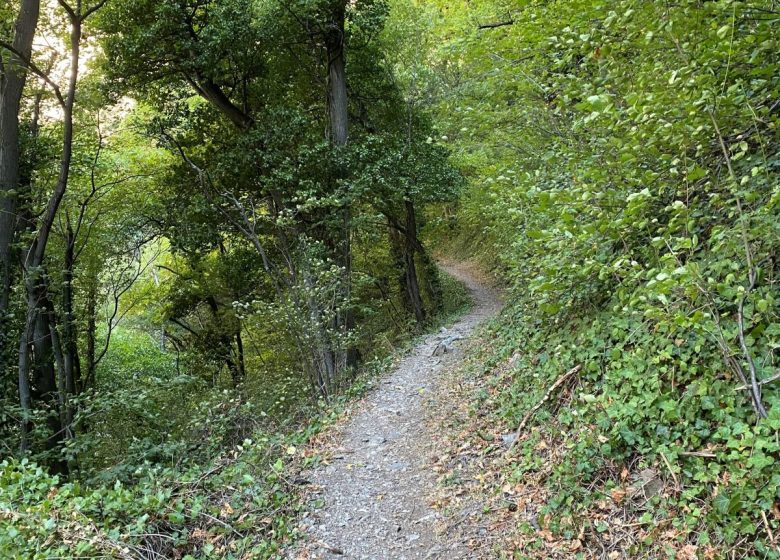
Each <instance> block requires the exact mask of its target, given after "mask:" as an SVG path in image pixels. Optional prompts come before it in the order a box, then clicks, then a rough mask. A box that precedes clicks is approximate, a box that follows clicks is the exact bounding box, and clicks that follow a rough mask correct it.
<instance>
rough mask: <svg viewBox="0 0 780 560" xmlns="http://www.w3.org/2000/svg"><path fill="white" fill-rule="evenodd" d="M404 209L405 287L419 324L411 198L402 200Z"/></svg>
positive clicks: (421, 309)
mask: <svg viewBox="0 0 780 560" xmlns="http://www.w3.org/2000/svg"><path fill="white" fill-rule="evenodd" d="M404 208H405V210H406V243H405V244H404V261H405V265H406V266H405V270H406V288H407V290H408V291H409V302H410V304H411V306H412V311H413V312H414V318H415V319H416V320H417V322H418V323H419V324H421V325H422V324H423V323H425V308H424V306H423V301H422V296H421V295H420V283H419V281H418V278H417V264H416V262H415V259H414V254H415V252H416V251H415V249H416V246H417V244H418V243H419V241H418V240H417V216H416V214H415V210H414V204H413V203H412V201H411V200H407V201H405V202H404Z"/></svg>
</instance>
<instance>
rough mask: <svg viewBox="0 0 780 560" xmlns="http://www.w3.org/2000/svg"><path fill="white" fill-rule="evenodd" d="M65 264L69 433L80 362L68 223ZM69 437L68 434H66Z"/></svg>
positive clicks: (64, 332) (72, 244)
mask: <svg viewBox="0 0 780 560" xmlns="http://www.w3.org/2000/svg"><path fill="white" fill-rule="evenodd" d="M65 241H66V242H65V263H64V267H63V282H62V309H63V322H62V335H63V347H62V354H63V365H62V367H63V380H64V387H63V389H64V394H65V403H64V405H65V410H64V421H65V425H66V426H67V427H68V430H69V431H70V429H71V428H70V426H71V425H72V424H73V417H74V414H75V413H74V410H73V406H72V397H74V396H76V394H77V391H78V386H79V383H80V377H81V362H80V360H79V349H78V332H77V329H76V317H75V315H74V312H73V268H74V265H75V260H76V258H75V249H76V234H75V233H74V231H73V228H72V227H71V225H70V222H68V229H67V234H66V240H65ZM68 435H70V433H69V434H68Z"/></svg>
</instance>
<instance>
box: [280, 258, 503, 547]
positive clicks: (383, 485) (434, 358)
mask: <svg viewBox="0 0 780 560" xmlns="http://www.w3.org/2000/svg"><path fill="white" fill-rule="evenodd" d="M443 268H444V269H445V270H446V271H447V272H449V273H450V274H451V275H453V276H455V277H456V278H458V279H459V280H461V281H462V282H464V283H465V284H466V285H467V286H468V287H469V289H470V291H471V293H472V297H473V299H474V306H473V308H472V310H471V311H470V312H469V313H468V314H467V315H466V316H464V317H462V318H461V319H460V320H459V321H458V322H457V323H455V324H454V325H452V326H451V327H450V328H447V329H442V330H441V331H440V332H438V333H436V334H433V335H429V336H427V337H426V338H425V339H424V340H423V341H422V342H421V343H420V344H419V345H418V346H417V347H416V348H414V350H412V351H411V352H410V353H409V354H408V355H407V356H406V357H404V358H403V359H402V360H401V362H400V363H399V364H398V366H397V368H396V369H395V370H394V371H393V372H392V373H390V374H389V375H387V377H385V378H384V379H383V380H382V382H381V385H380V387H379V388H378V389H377V390H375V391H373V392H372V393H371V394H369V395H368V396H367V397H366V398H364V399H363V401H362V402H361V403H359V404H358V405H356V406H357V410H356V411H355V412H354V413H353V414H352V415H351V417H350V418H349V419H348V420H347V422H346V423H345V424H344V426H343V427H342V428H341V430H340V433H339V434H338V435H337V442H338V444H337V449H335V450H333V451H332V453H331V455H330V457H329V461H328V462H327V463H328V464H326V465H324V466H322V467H320V468H318V469H317V470H315V471H314V472H310V473H307V478H308V479H309V480H311V482H312V488H313V490H312V496H311V498H312V500H318V501H319V500H321V503H322V504H323V505H322V508H321V509H315V510H313V511H311V512H309V513H307V514H306V515H305V516H304V518H303V528H304V531H305V532H306V533H307V538H306V539H305V541H306V542H305V543H304V544H303V546H302V547H301V548H299V549H298V551H297V552H294V553H291V554H290V555H289V556H288V558H291V559H292V558H295V559H329V558H347V559H356V560H357V559H366V560H369V559H370V560H380V559H388V560H389V559H392V560H411V559H419V558H447V559H448V560H455V559H466V558H470V557H471V556H470V554H469V551H468V549H467V547H466V546H465V545H464V544H463V543H461V542H458V541H457V540H455V541H454V542H453V541H452V540H450V541H449V542H447V540H446V539H445V538H443V537H442V538H440V536H439V534H438V532H437V526H438V525H439V521H440V517H441V514H440V512H439V511H437V510H436V509H434V508H432V507H431V501H432V498H431V496H432V494H433V493H434V490H435V488H436V474H435V472H434V470H433V468H432V466H433V464H434V463H435V457H436V449H435V447H436V443H437V441H438V439H437V433H438V432H437V426H436V423H435V422H428V421H426V419H427V418H428V416H429V411H430V406H434V407H435V406H436V402H437V401H440V402H441V401H442V400H446V398H447V395H446V394H445V391H443V390H442V387H443V384H442V383H441V381H442V379H443V377H442V376H443V375H444V373H445V372H446V371H447V369H448V368H450V367H452V366H454V365H456V364H457V363H458V361H459V360H460V357H461V351H460V349H459V345H460V342H459V341H460V340H462V339H465V338H467V337H468V336H469V335H470V334H471V333H472V331H473V330H474V328H475V327H476V326H477V325H478V324H479V323H481V322H482V321H483V320H485V319H486V318H489V317H492V316H493V315H495V314H496V313H497V312H498V310H499V309H500V307H501V306H500V302H499V298H498V296H497V294H496V292H495V291H494V290H492V289H491V288H489V287H488V284H487V283H486V282H485V281H484V280H482V279H481V277H480V276H479V274H477V273H476V272H474V271H473V269H471V268H470V267H469V266H467V265H465V264H452V265H445V266H444V267H443ZM445 350H446V351H445Z"/></svg>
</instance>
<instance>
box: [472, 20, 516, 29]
mask: <svg viewBox="0 0 780 560" xmlns="http://www.w3.org/2000/svg"><path fill="white" fill-rule="evenodd" d="M514 23H515V22H514V20H511V19H510V20H507V21H496V22H494V23H483V24H482V25H478V26H477V29H495V28H496V27H504V26H505V25H514Z"/></svg>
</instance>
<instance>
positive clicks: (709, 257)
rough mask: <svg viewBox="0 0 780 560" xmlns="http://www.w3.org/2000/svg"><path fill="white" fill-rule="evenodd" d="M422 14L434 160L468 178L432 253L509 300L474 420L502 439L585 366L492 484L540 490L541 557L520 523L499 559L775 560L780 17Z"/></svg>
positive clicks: (586, 9) (527, 8)
mask: <svg viewBox="0 0 780 560" xmlns="http://www.w3.org/2000/svg"><path fill="white" fill-rule="evenodd" d="M409 10H410V13H411V12H412V11H414V10H413V9H412V8H411V7H410V8H409ZM416 17H417V18H418V19H417V21H418V25H420V26H423V27H424V26H426V25H428V26H429V27H428V31H427V32H426V37H427V33H432V34H433V37H435V38H428V39H426V41H427V44H426V52H427V53H428V57H429V61H430V62H429V64H428V65H427V67H426V68H425V70H426V72H427V74H425V76H426V87H429V88H430V91H431V92H432V95H433V96H435V104H434V111H435V114H436V119H435V122H436V124H437V127H438V129H437V141H439V142H440V143H442V144H443V145H447V146H448V147H450V149H452V150H453V156H452V160H453V161H455V162H457V164H458V165H459V167H460V168H461V169H462V171H463V173H464V174H465V175H466V176H467V177H468V179H469V187H468V189H467V190H466V191H465V192H464V194H463V195H462V197H461V200H460V204H459V209H458V228H459V230H458V231H459V235H458V237H457V238H456V241H455V242H453V241H452V236H449V235H443V236H442V240H445V239H446V240H447V243H448V246H449V247H451V248H452V250H454V251H457V252H458V253H459V254H463V253H466V252H473V253H474V254H475V255H477V256H478V257H479V258H481V259H482V261H483V262H485V263H486V264H487V265H488V266H491V267H493V268H495V270H497V272H498V274H499V275H500V277H501V278H503V279H504V281H505V282H506V284H507V285H508V290H509V297H508V306H507V309H506V310H505V313H504V315H503V317H502V319H501V320H500V321H499V322H498V323H497V324H496V325H495V326H494V327H493V329H492V330H491V334H490V338H488V339H486V342H485V345H486V347H485V350H484V352H483V354H481V355H480V356H479V357H478V358H477V359H476V363H475V365H474V368H475V369H476V370H477V372H478V373H479V372H483V371H484V372H485V375H486V377H484V378H483V383H487V385H486V386H485V387H484V389H483V390H482V392H481V393H480V395H479V396H478V398H477V401H476V404H475V408H476V409H480V410H484V409H485V408H489V409H491V410H492V417H491V418H492V421H493V422H499V425H500V426H504V430H505V431H506V432H510V431H511V432H513V431H514V430H515V429H516V428H517V427H518V426H519V425H520V424H521V422H522V420H523V418H524V416H525V415H526V413H527V412H528V411H529V410H531V408H532V407H533V406H534V405H535V404H537V402H539V401H540V399H542V397H543V396H544V395H545V394H546V393H547V391H548V390H549V389H551V388H552V387H553V385H554V383H555V382H556V380H559V379H560V378H561V377H562V376H564V374H566V373H567V372H569V371H570V370H572V369H573V368H577V367H580V368H581V369H580V370H579V371H578V372H577V373H576V375H573V376H570V377H568V378H567V379H566V380H565V381H564V384H563V385H562V386H560V387H558V388H556V389H555V390H554V392H553V393H551V394H550V399H549V400H548V401H547V403H546V405H544V406H543V407H542V408H541V409H540V410H539V412H538V413H536V415H535V416H534V417H533V418H531V419H530V423H528V424H526V425H525V427H524V429H523V430H522V431H521V433H520V434H519V440H518V441H517V442H516V443H515V444H514V447H513V448H512V450H511V451H509V452H508V455H509V456H508V458H507V459H506V461H505V462H504V463H505V464H503V463H502V466H500V467H496V468H497V469H499V470H500V471H501V473H500V476H501V478H500V481H501V483H500V484H498V487H499V488H501V487H502V485H503V488H502V491H503V492H506V491H507V490H509V492H510V494H505V497H507V498H511V497H512V494H514V493H515V492H514V491H513V490H512V488H515V489H516V490H517V491H518V492H520V490H521V489H524V490H526V491H527V490H528V481H530V480H533V481H534V482H535V483H541V484H542V485H543V487H544V489H545V490H544V492H545V495H544V497H543V498H542V499H540V500H537V501H539V502H540V503H539V504H538V505H539V511H538V518H539V519H540V520H542V519H544V520H545V522H544V523H542V521H539V523H541V524H542V525H544V527H543V529H544V530H546V531H549V532H550V533H547V534H548V535H551V536H550V539H549V540H550V541H551V542H547V543H546V544H545V540H544V539H543V538H541V537H539V536H538V533H537V532H536V531H535V530H534V529H533V528H532V527H531V524H530V522H529V521H528V519H525V520H524V521H523V522H522V523H524V524H525V527H524V528H521V529H520V532H521V533H522V532H525V533H526V535H528V534H530V535H531V537H532V538H531V539H530V542H531V544H528V545H527V547H522V548H518V549H517V550H518V551H522V552H516V553H515V554H516V556H517V554H519V556H518V557H526V556H525V555H531V556H533V555H535V556H537V557H539V558H549V557H552V556H553V555H557V557H574V556H576V555H577V554H578V552H577V550H578V549H579V547H580V546H581V545H582V544H583V543H584V544H585V545H587V550H586V551H584V552H583V551H582V550H581V551H580V552H579V554H580V555H583V557H596V556H599V557H601V556H602V555H603V556H606V555H607V554H614V556H612V555H610V556H609V557H610V558H613V557H614V558H617V557H629V558H639V557H641V558H645V557H652V558H656V557H666V556H671V557H674V556H675V554H676V555H677V557H678V558H692V557H695V556H697V555H698V557H704V558H722V557H723V558H725V557H728V558H743V557H744V558H777V557H778V555H779V554H780V549H778V547H777V545H778V541H777V540H776V538H777V533H778V530H777V527H778V524H779V523H780V511H779V510H778V503H780V500H779V499H780V494H779V493H778V492H779V491H780V470H778V467H777V460H778V458H780V455H779V452H780V447H778V430H779V429H780V392H779V391H780V384H779V382H778V381H776V380H777V378H778V365H777V355H776V352H777V349H778V343H779V342H780V337H779V336H780V324H779V323H778V309H779V308H778V283H777V275H778V261H777V255H778V247H779V245H778V243H779V242H780V236H778V233H779V231H780V230H778V223H780V222H778V202H779V201H780V190H778V188H779V186H780V182H778V177H779V176H780V157H779V156H778V146H779V143H778V142H779V140H780V137H779V136H778V123H779V122H780V72H778V62H780V59H778V56H777V53H778V52H779V51H780V44H779V43H778V41H780V33H779V31H780V28H779V27H778V24H779V23H780V12H778V7H777V5H776V4H775V3H773V2H750V1H748V2H732V1H716V2H699V1H683V2H677V3H671V4H670V3H664V2H634V1H618V2H584V1H557V2H528V3H522V4H521V5H517V4H509V3H502V2H496V3H479V4H477V5H476V6H475V5H474V4H473V3H463V4H459V3H457V2H446V3H444V2H441V3H435V4H433V5H429V6H428V12H426V14H425V15H419V14H418V15H417V16H416ZM659 479H661V480H664V481H665V482H666V485H665V487H664V489H663V490H662V491H661V490H658V489H657V488H656V489H655V490H652V491H650V492H646V494H647V495H645V493H643V492H640V495H639V496H637V495H635V494H636V491H637V489H639V488H641V486H642V484H645V483H649V482H652V483H653V485H655V483H657V482H658V480H659ZM504 483H506V484H504ZM632 493H633V494H632ZM521 494H522V492H521ZM632 523H636V527H638V528H634V529H626V528H625V527H623V525H627V526H631V524H632ZM553 536H554V537H553ZM559 539H560V540H561V541H563V542H559ZM621 540H622V542H620V541H621ZM523 542H529V540H528V539H523ZM509 543H511V540H507V541H505V544H506V545H507V546H509V547H510V548H511V545H510V544H509ZM551 543H552V544H551ZM553 544H555V545H557V546H553ZM537 548H538V549H537ZM535 549H537V550H536V552H533V551H534V550H535ZM494 553H496V551H494Z"/></svg>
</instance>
